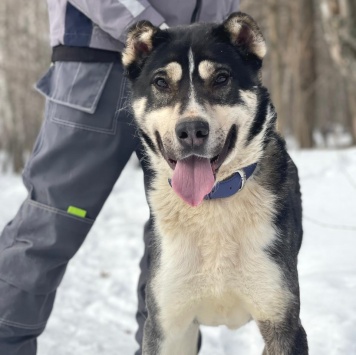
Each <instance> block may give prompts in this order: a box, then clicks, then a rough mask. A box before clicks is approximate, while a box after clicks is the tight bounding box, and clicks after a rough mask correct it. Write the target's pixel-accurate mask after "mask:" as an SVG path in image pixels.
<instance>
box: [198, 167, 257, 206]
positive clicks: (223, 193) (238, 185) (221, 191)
mask: <svg viewBox="0 0 356 355" xmlns="http://www.w3.org/2000/svg"><path fill="white" fill-rule="evenodd" d="M256 166H257V163H254V164H251V165H249V166H247V167H246V168H242V169H241V170H238V171H236V173H234V174H232V176H230V177H229V178H228V179H226V180H223V181H220V182H218V183H217V184H216V185H215V186H214V188H213V190H212V191H211V192H210V193H209V194H208V195H206V196H205V197H204V199H205V200H214V199H216V198H225V197H230V196H232V195H235V194H236V193H237V192H239V191H241V190H242V189H243V188H244V186H245V183H246V181H247V179H248V178H249V177H250V176H251V175H252V174H253V172H254V171H255V169H256Z"/></svg>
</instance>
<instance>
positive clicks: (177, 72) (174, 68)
mask: <svg viewBox="0 0 356 355" xmlns="http://www.w3.org/2000/svg"><path fill="white" fill-rule="evenodd" d="M162 69H163V70H165V71H166V73H167V75H168V77H169V79H170V80H171V81H172V82H173V83H177V82H178V81H180V80H181V79H182V76H183V70H182V66H181V65H180V64H179V63H178V62H171V63H169V64H167V65H166V66H165V67H164V68H162Z"/></svg>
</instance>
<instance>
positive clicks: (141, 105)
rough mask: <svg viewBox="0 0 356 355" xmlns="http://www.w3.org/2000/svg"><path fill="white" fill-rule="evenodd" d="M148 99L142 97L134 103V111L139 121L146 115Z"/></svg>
mask: <svg viewBox="0 0 356 355" xmlns="http://www.w3.org/2000/svg"><path fill="white" fill-rule="evenodd" d="M146 103H147V98H145V97H142V98H140V99H138V100H135V101H134V102H133V103H132V109H133V111H134V113H135V117H136V119H137V120H141V119H142V117H143V116H144V114H145V109H146Z"/></svg>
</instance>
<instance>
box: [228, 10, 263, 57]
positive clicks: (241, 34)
mask: <svg viewBox="0 0 356 355" xmlns="http://www.w3.org/2000/svg"><path fill="white" fill-rule="evenodd" d="M223 28H224V30H225V32H226V33H227V34H228V37H229V39H230V42H231V44H232V45H233V46H235V47H237V48H239V49H240V51H241V52H242V53H244V54H253V55H255V56H256V57H257V58H258V59H260V60H262V59H263V58H264V56H265V55H266V51H267V49H266V42H265V39H264V38H263V35H262V32H261V30H260V28H259V27H258V25H257V23H256V21H255V20H254V19H253V18H252V17H251V16H249V15H247V14H245V13H243V12H235V13H233V14H231V15H230V16H229V18H228V19H227V20H226V21H225V22H224V23H223Z"/></svg>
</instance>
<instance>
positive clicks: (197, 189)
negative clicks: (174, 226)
mask: <svg viewBox="0 0 356 355" xmlns="http://www.w3.org/2000/svg"><path fill="white" fill-rule="evenodd" d="M236 137H237V131H236V126H235V125H233V126H232V127H231V129H230V131H229V133H228V135H227V137H226V140H225V143H224V146H223V148H222V150H221V151H220V153H219V154H218V155H216V156H214V157H213V158H204V157H199V156H197V155H190V156H188V157H187V158H184V159H182V160H174V159H172V158H170V157H168V156H167V155H166V154H165V152H164V150H163V144H160V149H161V150H162V154H163V156H164V158H165V159H166V161H167V163H168V164H169V166H170V167H171V168H172V169H173V170H174V172H173V177H172V187H173V190H174V191H175V192H176V193H177V194H178V195H179V196H180V197H181V198H182V199H183V200H184V201H185V202H187V203H188V204H189V205H191V206H198V205H199V204H201V202H202V201H203V200H204V197H205V196H206V195H207V194H209V193H210V192H211V190H212V189H213V187H214V184H215V177H216V174H217V172H218V170H219V168H220V167H221V165H222V164H223V163H224V161H225V160H226V158H227V156H228V155H229V153H230V151H231V150H232V148H233V147H234V145H235V142H236Z"/></svg>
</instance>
